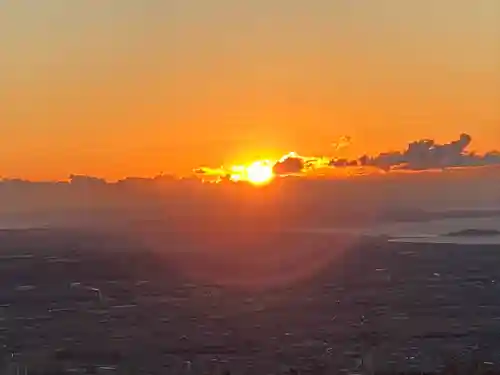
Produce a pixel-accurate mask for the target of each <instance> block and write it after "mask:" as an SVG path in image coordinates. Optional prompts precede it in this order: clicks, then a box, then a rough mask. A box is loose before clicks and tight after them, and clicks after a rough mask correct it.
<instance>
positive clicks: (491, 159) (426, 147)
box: [275, 133, 500, 174]
mask: <svg viewBox="0 0 500 375" xmlns="http://www.w3.org/2000/svg"><path fill="white" fill-rule="evenodd" d="M471 142H472V137H471V136H470V135H469V134H465V133H464V134H461V135H460V137H459V138H458V139H456V140H454V141H451V142H449V143H444V144H439V143H437V142H436V141H434V140H432V139H421V140H418V141H414V142H411V143H410V144H409V145H408V146H407V147H406V149H405V150H403V151H392V152H383V153H380V154H378V155H376V156H368V155H363V156H361V157H359V158H357V159H345V158H332V159H331V160H330V161H329V162H328V166H330V167H332V168H348V167H375V168H378V169H383V170H386V171H389V170H415V171H416V170H426V169H442V168H451V167H472V166H487V165H500V152H499V151H490V152H487V153H484V154H478V153H474V152H468V151H467V147H468V146H469V145H470V143H471ZM313 164H314V163H313ZM307 167H308V164H307V162H306V161H304V159H301V157H298V156H294V157H290V158H287V159H284V160H281V161H280V162H278V163H276V165H275V173H276V174H287V173H297V172H301V171H302V172H304V171H306V170H307Z"/></svg>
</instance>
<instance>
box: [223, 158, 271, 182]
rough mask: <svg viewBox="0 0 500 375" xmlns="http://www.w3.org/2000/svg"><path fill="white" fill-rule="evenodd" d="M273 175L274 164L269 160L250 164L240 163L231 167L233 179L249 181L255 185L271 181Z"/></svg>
mask: <svg viewBox="0 0 500 375" xmlns="http://www.w3.org/2000/svg"><path fill="white" fill-rule="evenodd" d="M273 177H274V173H273V166H272V164H271V163H270V162H267V161H256V162H253V163H252V164H250V165H248V166H242V165H238V166H233V167H232V168H231V180H232V181H248V182H250V183H252V184H254V185H263V184H266V183H269V182H271V180H272V179H273Z"/></svg>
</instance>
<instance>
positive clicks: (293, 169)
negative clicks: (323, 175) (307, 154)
mask: <svg viewBox="0 0 500 375" xmlns="http://www.w3.org/2000/svg"><path fill="white" fill-rule="evenodd" d="M304 167H305V162H304V160H303V159H302V158H301V157H298V156H289V157H286V158H285V159H282V160H280V161H278V162H276V164H274V166H273V172H274V174H276V175H286V174H293V173H300V172H302V170H303V169H304Z"/></svg>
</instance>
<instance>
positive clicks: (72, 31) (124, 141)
mask: <svg viewBox="0 0 500 375" xmlns="http://www.w3.org/2000/svg"><path fill="white" fill-rule="evenodd" d="M499 35H500V4H499V2H498V1H496V0H477V1H468V0H441V1H430V0H424V1H404V2H402V1H397V0H381V1H376V2H372V1H361V2H356V3H354V2H352V1H347V0H335V1H331V0H313V1H309V2H308V3H307V5H304V3H303V2H301V1H297V0H292V1H290V0H288V1H285V0H266V1H261V0H256V1H246V2H234V1H229V0H216V1H210V2H207V1H204V0H186V1H156V0H148V1H143V2H136V1H133V0H120V1H115V0H107V1H104V2H100V3H99V4H94V3H93V2H88V1H84V0H74V1H71V2H67V1H62V0H45V1H43V2H33V1H28V0H19V1H18V0H15V1H14V0H6V1H2V2H1V3H0V43H1V45H2V49H3V52H2V59H1V61H0V82H1V85H0V98H1V100H0V127H1V129H2V131H3V132H2V137H1V139H0V160H1V164H0V175H3V176H7V177H19V178H28V179H35V180H39V179H64V178H67V176H68V175H69V174H71V173H78V174H90V175H97V176H100V177H104V178H108V179H117V178H123V177H125V176H131V175H134V176H154V175H156V174H158V173H160V172H161V171H163V172H167V173H169V172H172V173H177V174H186V173H189V172H190V171H191V169H192V168H195V167H197V166H199V165H211V166H212V165H215V166H218V165H221V164H241V163H247V162H249V161H251V160H254V159H261V158H265V159H268V158H271V159H277V158H279V157H281V155H283V154H286V153H288V152H290V151H296V152H299V153H300V154H305V155H319V154H326V155H328V154H329V153H330V152H331V149H330V143H332V142H335V141H336V140H337V139H338V138H339V137H340V136H349V137H352V139H353V142H352V146H351V147H350V148H349V149H347V150H346V151H345V152H346V153H347V154H346V155H347V156H349V157H357V156H359V155H362V154H365V153H368V154H377V153H380V152H384V151H387V150H391V149H399V148H401V147H404V145H406V144H407V143H409V142H410V141H412V140H418V139H422V138H432V139H436V141H437V142H440V143H444V142H448V141H449V140H451V139H454V138H455V137H456V136H457V135H458V134H460V133H463V132H465V133H469V134H471V135H473V136H474V149H476V150H478V151H481V152H485V151H488V150H491V149H494V148H495V147H496V146H497V144H498V143H499V142H500V138H499V137H500V132H499V131H498V124H499V121H500V110H499V106H498V103H499V102H500V91H499V90H500V47H499V43H498V40H499ZM20 150H22V151H20Z"/></svg>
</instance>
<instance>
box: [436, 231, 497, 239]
mask: <svg viewBox="0 0 500 375" xmlns="http://www.w3.org/2000/svg"><path fill="white" fill-rule="evenodd" d="M498 235H500V231H499V230H496V229H464V230H459V231H456V232H449V233H447V234H445V236H449V237H469V236H498Z"/></svg>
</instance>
